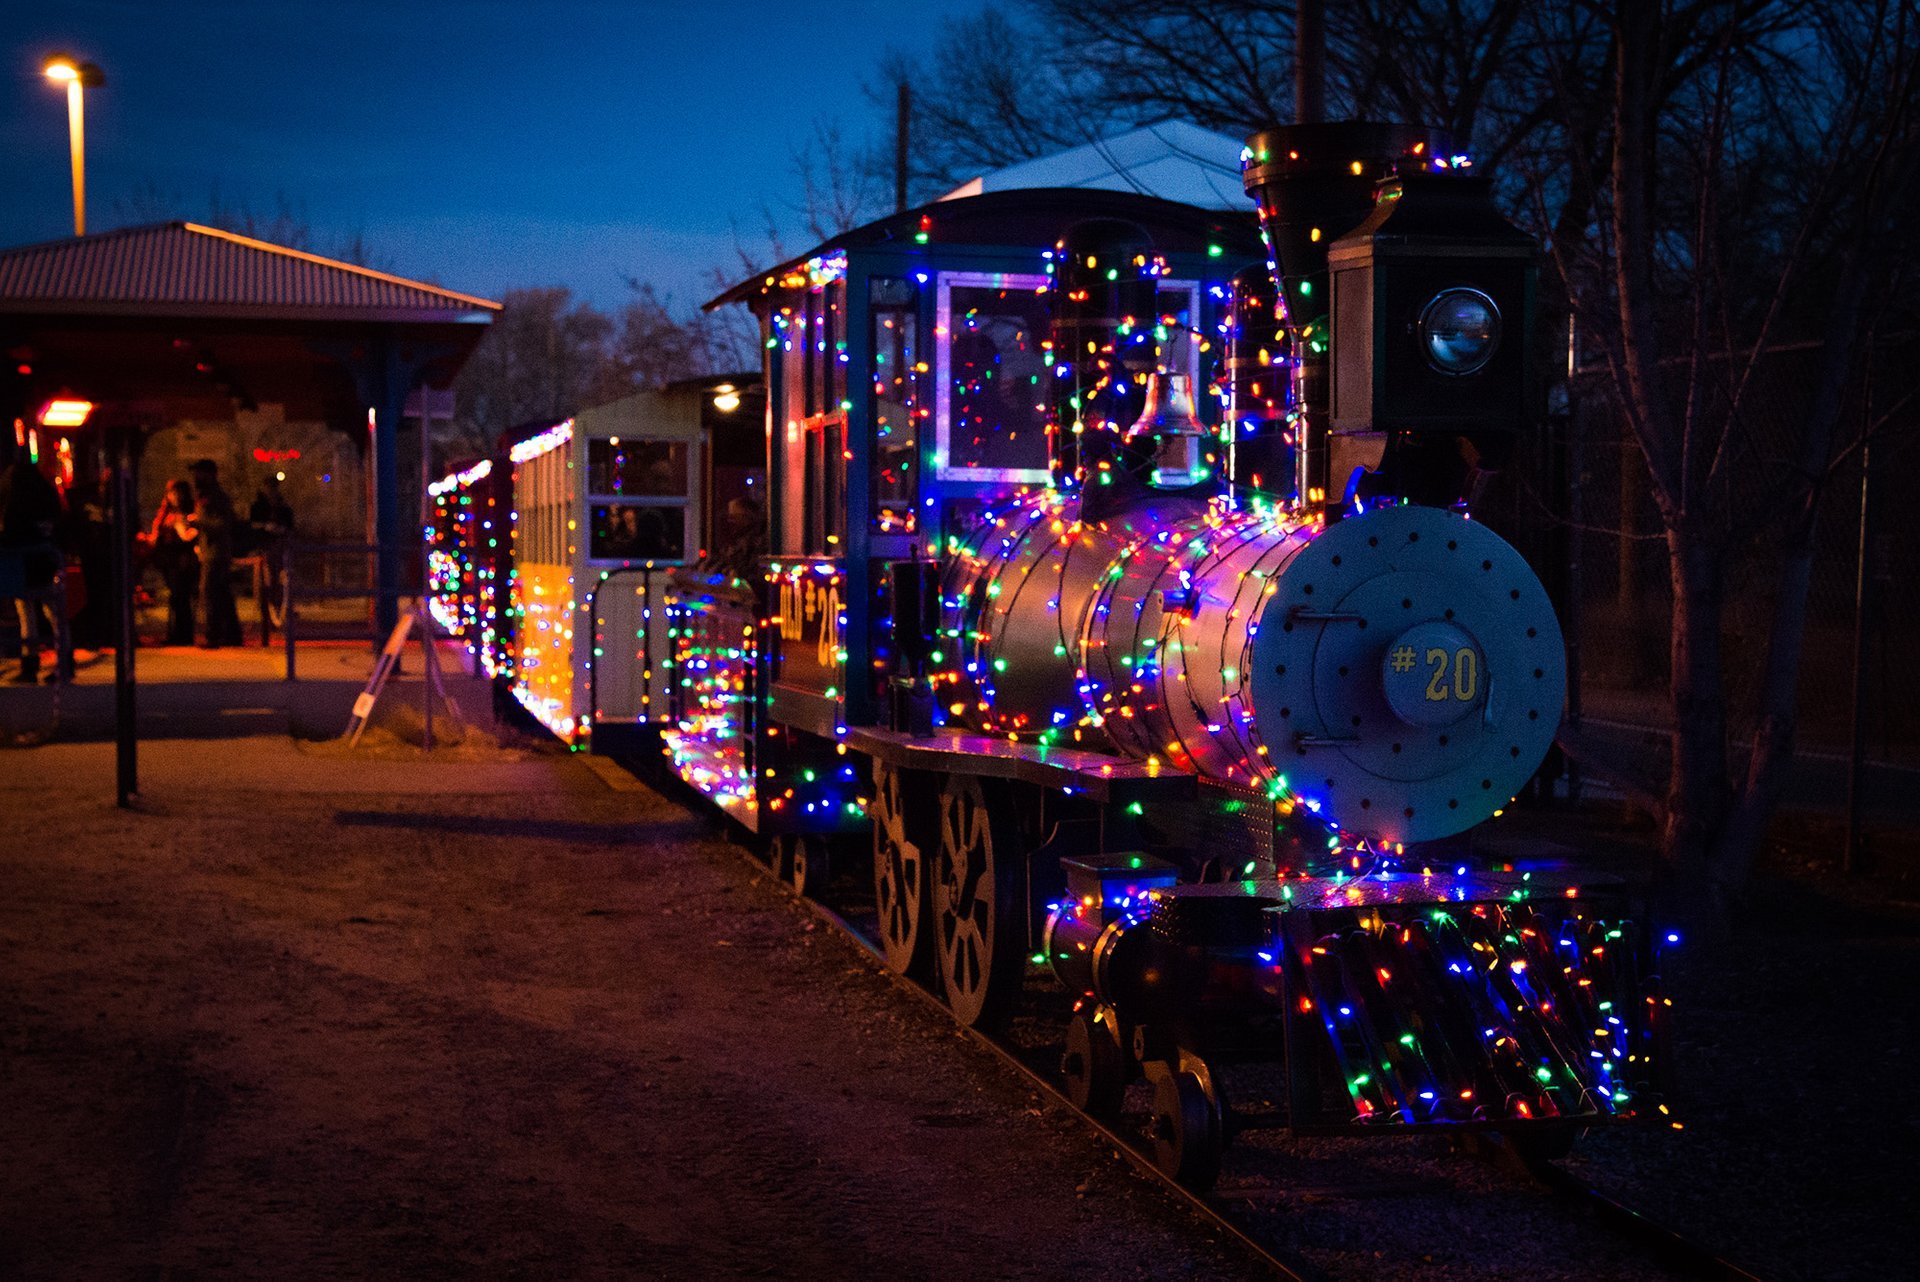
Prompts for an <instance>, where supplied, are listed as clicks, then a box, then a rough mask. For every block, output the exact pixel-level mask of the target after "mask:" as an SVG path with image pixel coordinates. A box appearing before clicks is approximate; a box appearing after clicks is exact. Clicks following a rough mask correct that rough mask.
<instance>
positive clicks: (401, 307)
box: [0, 222, 500, 322]
mask: <svg viewBox="0 0 1920 1282" xmlns="http://www.w3.org/2000/svg"><path fill="white" fill-rule="evenodd" d="M499 310H500V304H499V303H496V302H492V301H491V300H489V299H485V298H476V297H474V296H473V295H471V294H458V293H455V292H454V291H452V290H449V289H441V288H439V287H438V286H435V285H427V284H422V283H421V282H419V281H414V280H407V279H405V278H404V277H400V276H392V275H388V274H387V273H386V272H378V271H373V270H372V269H370V268H366V267H357V266H355V265H354V264H352V263H343V262H338V261H336V260H334V259H331V258H323V257H321V256H320V255H318V254H309V253H306V252H305V251H303V250H298V249H288V248H286V247H285V246H282V245H271V244H268V243H267V242H266V241H261V240H254V239H252V238H251V237H248V236H240V235H236V234H235V233H233V232H228V231H221V230H220V229H219V228H217V227H203V226H200V225H199V224H197V223H187V222H174V223H155V224H152V225H149V226H144V227H128V228H125V229H123V230H120V231H112V232H104V233H101V234H98V235H92V236H76V237H71V238H68V239H66V240H56V241H50V242H48V243H46V244H43V245H28V246H24V247H22V248H19V249H7V250H0V312H37V313H45V312H66V313H86V314H88V315H122V316H235V317H253V318H260V319H287V320H306V319H313V320H388V321H390V320H408V321H483V322H484V321H487V320H490V319H492V315H491V314H492V313H494V312H497V311H499Z"/></svg>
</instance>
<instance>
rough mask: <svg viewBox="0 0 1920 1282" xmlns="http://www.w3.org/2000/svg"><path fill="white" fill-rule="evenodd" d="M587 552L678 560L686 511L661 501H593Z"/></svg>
mask: <svg viewBox="0 0 1920 1282" xmlns="http://www.w3.org/2000/svg"><path fill="white" fill-rule="evenodd" d="M589 519H590V525H591V527H592V528H591V537H590V539H589V541H588V546H587V555H588V556H589V557H590V558H592V559H594V560H607V561H681V560H685V559H686V555H687V510H686V508H684V507H679V506H672V505H667V504H661V503H595V504H593V505H592V507H591V510H590V512H589Z"/></svg>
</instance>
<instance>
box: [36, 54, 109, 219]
mask: <svg viewBox="0 0 1920 1282" xmlns="http://www.w3.org/2000/svg"><path fill="white" fill-rule="evenodd" d="M41 70H42V71H44V72H45V73H46V76H47V79H49V80H51V81H53V82H54V83H56V84H64V85H65V86H66V87H67V139H68V143H69V146H70V147H71V149H72V152H73V234H74V235H76V236H84V235H86V234H87V167H86V161H85V159H84V157H85V155H86V128H85V124H84V121H83V120H82V116H83V114H84V113H83V111H82V108H81V101H80V98H81V90H82V89H92V88H97V87H99V86H100V85H104V84H105V83H107V77H106V75H105V74H104V73H102V72H101V70H100V68H98V67H96V66H94V65H93V64H92V63H91V62H78V61H76V60H75V59H73V58H71V57H69V56H68V55H66V54H64V53H56V54H54V55H52V56H51V57H49V58H48V59H47V61H46V65H45V66H43V67H41Z"/></svg>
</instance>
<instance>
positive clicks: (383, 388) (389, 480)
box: [368, 341, 413, 643]
mask: <svg viewBox="0 0 1920 1282" xmlns="http://www.w3.org/2000/svg"><path fill="white" fill-rule="evenodd" d="M372 363H373V366H374V369H373V371H372V373H373V375H374V377H372V378H371V379H369V380H368V382H369V383H370V384H372V386H373V389H374V396H375V399H374V404H373V407H372V408H373V414H374V424H373V450H372V452H371V457H372V460H373V498H374V505H373V534H374V542H375V543H377V544H378V545H379V549H380V550H379V551H378V553H376V554H375V561H374V604H373V626H374V633H375V641H376V643H378V642H379V641H380V640H382V639H384V638H385V637H386V636H387V634H388V633H390V632H392V631H393V625H394V624H395V623H398V622H399V621H400V592H401V582H400V566H401V562H402V560H403V556H402V550H403V549H404V548H405V547H406V544H407V539H406V530H405V527H404V526H403V524H402V521H401V514H400V419H401V416H402V414H403V413H405V411H406V405H407V392H408V390H409V389H410V387H411V386H412V383H413V371H412V370H411V369H410V368H409V367H408V366H407V364H406V363H405V362H404V361H402V360H401V358H400V353H399V352H398V351H397V350H395V347H394V344H393V343H392V342H390V341H382V342H381V343H380V344H379V347H378V350H377V352H376V354H375V356H374V359H373V362H372Z"/></svg>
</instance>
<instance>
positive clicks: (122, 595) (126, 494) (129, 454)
mask: <svg viewBox="0 0 1920 1282" xmlns="http://www.w3.org/2000/svg"><path fill="white" fill-rule="evenodd" d="M136 430H137V429H135V428H131V427H125V428H116V429H114V430H113V432H112V433H111V436H110V438H109V439H110V444H109V446H108V449H109V450H110V456H109V462H110V465H111V466H112V468H113V472H112V476H113V604H114V647H113V726H114V733H113V743H114V753H113V763H114V770H113V776H114V797H115V800H116V801H117V802H118V803H119V805H120V806H121V807H122V808H128V807H131V806H133V805H134V804H135V802H136V801H137V800H138V798H139V794H140V759H139V749H140V724H139V719H138V712H137V708H136V705H135V699H134V691H135V688H136V683H135V677H134V666H133V665H134V648H135V646H136V644H137V643H138V638H137V632H136V629H135V627H134V614H133V588H134V573H133V532H134V524H135V523H134V504H135V502H136V497H137V495H138V494H139V486H138V485H137V484H136V480H135V476H134V466H135V454H134V439H133V438H134V434H135V432H136Z"/></svg>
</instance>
